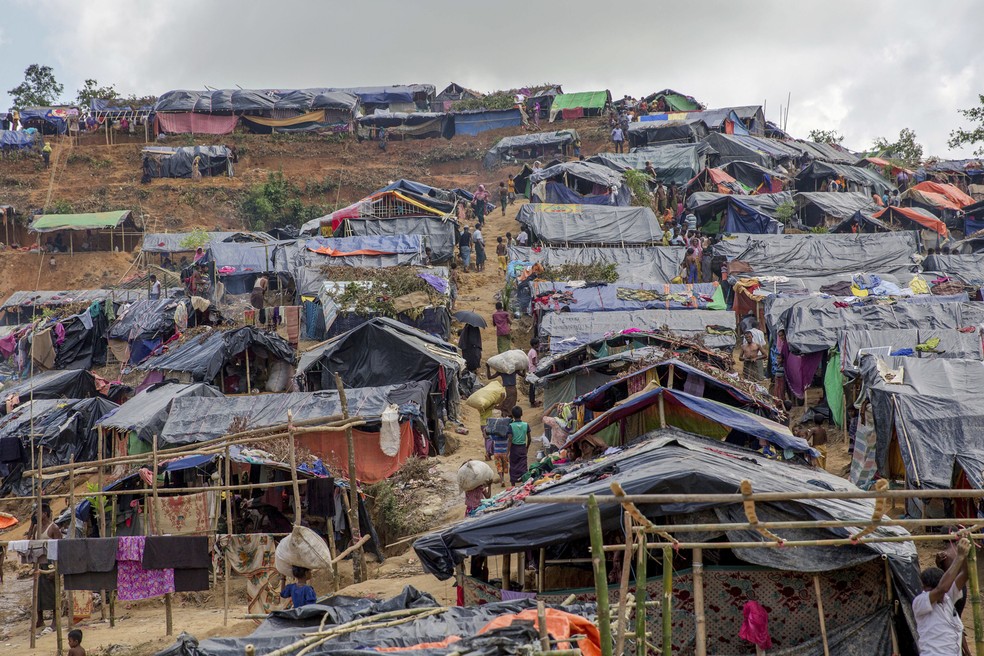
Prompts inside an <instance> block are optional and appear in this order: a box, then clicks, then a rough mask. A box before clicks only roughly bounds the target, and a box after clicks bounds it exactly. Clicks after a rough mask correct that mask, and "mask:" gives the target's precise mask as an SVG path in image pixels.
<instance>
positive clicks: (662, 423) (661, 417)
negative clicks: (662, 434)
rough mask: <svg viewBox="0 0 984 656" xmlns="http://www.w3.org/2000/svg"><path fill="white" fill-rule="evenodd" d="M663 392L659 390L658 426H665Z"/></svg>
mask: <svg viewBox="0 0 984 656" xmlns="http://www.w3.org/2000/svg"><path fill="white" fill-rule="evenodd" d="M663 394H664V390H660V392H659V427H660V428H666V410H665V408H664V407H663Z"/></svg>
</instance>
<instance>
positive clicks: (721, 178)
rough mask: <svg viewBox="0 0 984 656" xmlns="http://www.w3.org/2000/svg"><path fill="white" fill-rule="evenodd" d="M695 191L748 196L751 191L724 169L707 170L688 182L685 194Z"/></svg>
mask: <svg viewBox="0 0 984 656" xmlns="http://www.w3.org/2000/svg"><path fill="white" fill-rule="evenodd" d="M695 191H709V192H711V193H719V194H736V195H746V194H747V193H748V191H749V190H748V189H746V188H745V187H744V186H743V185H742V184H741V183H740V182H738V181H737V180H735V179H734V178H733V177H731V175H729V174H728V173H727V171H725V170H724V169H714V168H705V169H704V170H703V171H701V172H700V173H698V174H697V175H695V176H694V177H693V178H691V179H690V180H689V181H687V184H686V187H684V193H685V194H691V193H693V192H695Z"/></svg>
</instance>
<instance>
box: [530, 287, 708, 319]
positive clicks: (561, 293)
mask: <svg viewBox="0 0 984 656" xmlns="http://www.w3.org/2000/svg"><path fill="white" fill-rule="evenodd" d="M530 293H531V295H532V299H533V302H532V310H533V314H534V315H535V316H536V317H540V316H542V315H544V314H547V313H550V312H612V311H616V310H724V309H726V307H727V306H726V304H725V302H724V295H723V293H721V290H720V285H719V284H718V283H716V282H700V283H693V284H675V285H674V284H669V285H666V284H660V283H645V282H636V283H629V282H620V283H611V284H605V283H597V284H592V285H591V286H590V287H588V286H585V285H583V284H582V282H581V281H577V282H555V281H552V280H533V281H532V282H531V283H530Z"/></svg>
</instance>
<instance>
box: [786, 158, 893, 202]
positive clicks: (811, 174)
mask: <svg viewBox="0 0 984 656" xmlns="http://www.w3.org/2000/svg"><path fill="white" fill-rule="evenodd" d="M837 178H843V179H844V180H845V181H846V182H847V186H848V189H849V190H850V191H858V192H864V193H866V194H867V195H868V196H871V195H872V194H875V193H877V194H878V195H881V194H884V193H886V192H889V191H891V190H893V189H895V185H893V184H891V183H890V182H888V181H887V180H886V179H885V178H883V177H882V176H880V175H878V174H877V173H875V172H874V171H872V170H870V169H866V168H863V167H860V166H849V165H847V164H831V163H829V162H819V161H813V162H811V163H810V165H809V166H807V167H806V168H805V169H803V170H802V171H800V172H799V175H797V176H796V188H797V189H798V190H799V191H817V190H818V189H819V188H820V186H821V185H822V184H823V183H825V182H827V181H829V180H834V179H837Z"/></svg>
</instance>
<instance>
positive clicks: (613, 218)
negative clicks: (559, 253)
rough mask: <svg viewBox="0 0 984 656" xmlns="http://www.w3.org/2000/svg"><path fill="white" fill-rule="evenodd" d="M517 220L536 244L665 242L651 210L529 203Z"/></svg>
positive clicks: (521, 209) (643, 208)
mask: <svg viewBox="0 0 984 656" xmlns="http://www.w3.org/2000/svg"><path fill="white" fill-rule="evenodd" d="M516 220H517V221H519V223H520V224H522V225H524V226H526V227H527V228H528V229H529V232H530V236H531V238H532V239H533V241H534V242H542V243H545V244H550V245H567V244H595V245H602V244H617V245H626V244H627V245H630V246H636V245H644V244H655V243H656V242H658V241H659V240H661V239H662V238H663V230H662V228H661V227H660V225H659V220H658V219H657V218H656V214H655V213H654V212H653V211H652V210H651V209H650V208H648V207H612V206H610V205H551V204H541V203H527V204H526V205H523V206H522V207H521V208H519V213H518V214H517V215H516Z"/></svg>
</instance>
